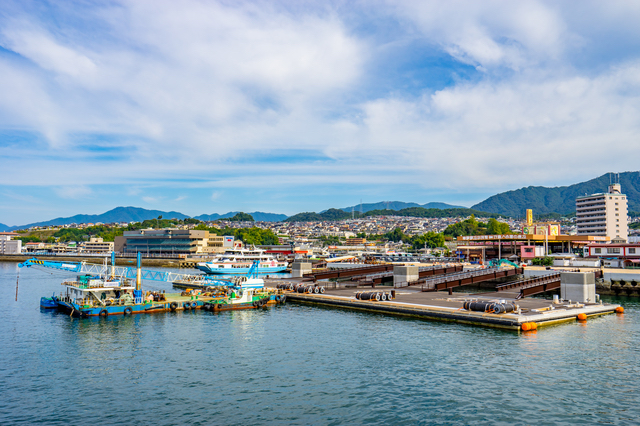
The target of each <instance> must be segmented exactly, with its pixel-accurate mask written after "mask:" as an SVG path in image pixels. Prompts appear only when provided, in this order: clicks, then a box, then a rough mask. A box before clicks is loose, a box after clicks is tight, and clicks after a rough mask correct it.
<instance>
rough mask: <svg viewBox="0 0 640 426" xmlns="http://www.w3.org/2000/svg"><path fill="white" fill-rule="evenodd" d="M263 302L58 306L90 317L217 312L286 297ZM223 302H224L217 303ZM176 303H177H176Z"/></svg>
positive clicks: (271, 300)
mask: <svg viewBox="0 0 640 426" xmlns="http://www.w3.org/2000/svg"><path fill="white" fill-rule="evenodd" d="M261 300H262V301H264V302H263V303H255V302H257V301H256V300H254V301H252V302H247V303H233V301H231V300H226V299H225V300H219V299H218V300H216V299H210V300H187V301H181V302H177V301H167V302H148V303H145V304H140V305H115V306H99V307H84V306H80V305H78V304H76V303H74V302H70V301H64V300H60V301H58V302H57V308H58V310H59V311H61V312H64V313H66V314H69V315H72V316H74V317H81V318H88V317H98V316H102V317H108V316H112V315H133V314H152V313H160V312H171V311H190V310H197V309H202V308H203V306H204V304H205V303H207V304H209V305H212V304H216V305H218V306H217V307H216V308H215V309H211V310H212V311H216V312H223V311H236V310H243V309H258V308H262V307H264V306H266V305H274V304H278V303H284V299H282V300H280V298H279V297H277V296H276V295H273V294H272V295H269V296H267V297H264V298H262V299H261ZM216 302H222V303H216ZM174 303H175V304H174Z"/></svg>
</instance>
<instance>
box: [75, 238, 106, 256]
mask: <svg viewBox="0 0 640 426" xmlns="http://www.w3.org/2000/svg"><path fill="white" fill-rule="evenodd" d="M81 246H82V252H84V253H100V254H109V253H111V252H112V251H113V247H114V245H113V242H112V241H103V239H102V238H100V237H91V238H90V239H89V241H85V242H84V243H82V245H81Z"/></svg>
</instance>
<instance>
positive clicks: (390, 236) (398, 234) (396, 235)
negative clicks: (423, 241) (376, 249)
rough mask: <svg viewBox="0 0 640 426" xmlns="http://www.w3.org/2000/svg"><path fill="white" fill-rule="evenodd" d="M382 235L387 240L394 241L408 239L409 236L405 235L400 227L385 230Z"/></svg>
mask: <svg viewBox="0 0 640 426" xmlns="http://www.w3.org/2000/svg"><path fill="white" fill-rule="evenodd" d="M384 237H385V238H386V239H387V240H389V241H393V242H394V243H398V242H400V241H406V240H409V238H408V237H407V236H406V235H405V233H404V232H402V229H400V228H396V229H394V230H393V231H391V232H387V233H386V234H384Z"/></svg>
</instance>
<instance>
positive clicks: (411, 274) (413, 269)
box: [393, 266, 420, 285]
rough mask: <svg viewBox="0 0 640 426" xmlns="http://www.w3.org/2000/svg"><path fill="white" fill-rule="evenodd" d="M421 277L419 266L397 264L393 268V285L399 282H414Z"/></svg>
mask: <svg viewBox="0 0 640 426" xmlns="http://www.w3.org/2000/svg"><path fill="white" fill-rule="evenodd" d="M418 278H420V274H419V269H418V267H417V266H395V267H394V268H393V285H396V284H398V283H412V282H414V281H418Z"/></svg>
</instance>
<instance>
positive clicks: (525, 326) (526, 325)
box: [520, 322, 531, 331]
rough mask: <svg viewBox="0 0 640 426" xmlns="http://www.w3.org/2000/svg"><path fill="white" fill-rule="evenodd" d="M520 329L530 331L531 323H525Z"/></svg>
mask: <svg viewBox="0 0 640 426" xmlns="http://www.w3.org/2000/svg"><path fill="white" fill-rule="evenodd" d="M520 328H521V329H522V331H529V330H531V323H528V322H525V323H523V324H522V325H521V326H520Z"/></svg>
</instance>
